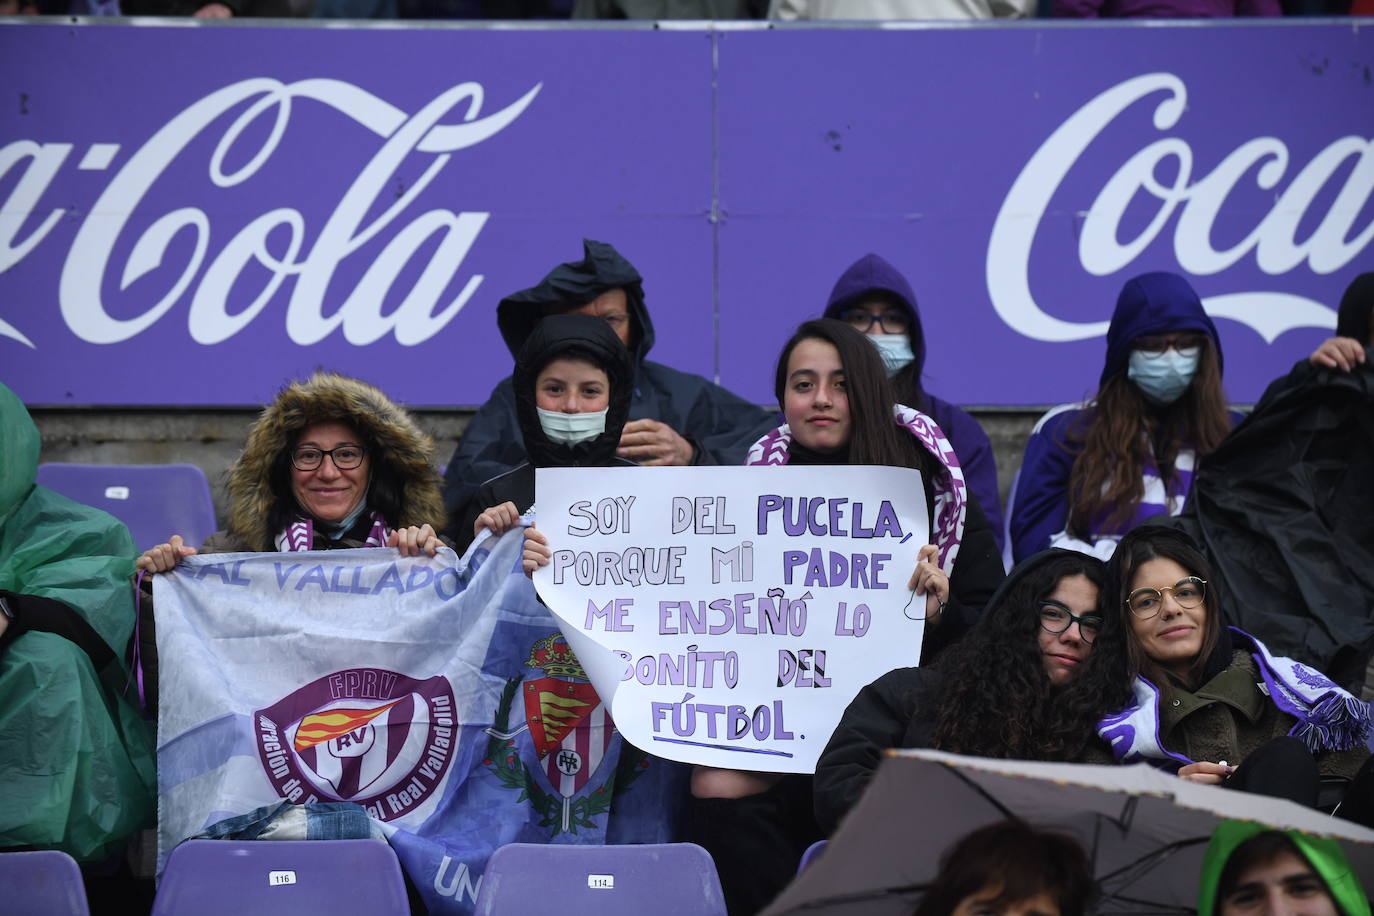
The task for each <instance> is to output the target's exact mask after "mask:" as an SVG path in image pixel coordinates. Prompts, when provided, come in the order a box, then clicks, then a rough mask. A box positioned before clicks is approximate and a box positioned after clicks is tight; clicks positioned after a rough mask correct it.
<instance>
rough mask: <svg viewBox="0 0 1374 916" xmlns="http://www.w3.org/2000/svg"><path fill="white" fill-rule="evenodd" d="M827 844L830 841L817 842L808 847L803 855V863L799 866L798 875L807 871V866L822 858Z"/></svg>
mask: <svg viewBox="0 0 1374 916" xmlns="http://www.w3.org/2000/svg"><path fill="white" fill-rule="evenodd" d="M826 842H828V841H826V840H817V841H816V842H814V843H812V844H811V845H810V846H808V847H806V852H804V853H802V857H801V862H800V864H798V865H797V874H799V875H800V874H801V873H802V872H804V871H806V866H808V865H810V864H811V863H812V862H814V861H816V860H817V859H819V858H820V857H821V853H823V852H825V844H826Z"/></svg>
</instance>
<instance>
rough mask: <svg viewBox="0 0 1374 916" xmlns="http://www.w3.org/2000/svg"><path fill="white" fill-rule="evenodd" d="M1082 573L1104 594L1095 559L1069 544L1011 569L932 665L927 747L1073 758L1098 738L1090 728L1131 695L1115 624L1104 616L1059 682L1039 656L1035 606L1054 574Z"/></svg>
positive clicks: (1056, 578) (1024, 757)
mask: <svg viewBox="0 0 1374 916" xmlns="http://www.w3.org/2000/svg"><path fill="white" fill-rule="evenodd" d="M1071 576H1084V577H1086V578H1087V579H1088V581H1090V582H1092V583H1093V584H1094V585H1096V586H1097V587H1098V595H1099V605H1100V603H1101V599H1102V598H1103V597H1105V596H1106V594H1107V592H1106V589H1105V588H1104V586H1105V582H1106V572H1105V569H1104V566H1103V563H1102V561H1101V560H1099V559H1097V558H1096V557H1090V556H1088V555H1086V554H1082V553H1078V552H1077V551H1072V550H1050V551H1046V552H1044V553H1040V554H1036V555H1035V556H1033V557H1030V558H1028V559H1027V560H1025V561H1023V562H1022V564H1021V565H1020V566H1018V567H1017V568H1016V569H1013V570H1012V572H1011V574H1010V575H1009V576H1008V577H1007V581H1006V582H1005V583H1004V584H1003V586H1002V588H1001V589H999V590H998V592H997V594H996V595H994V596H993V599H992V601H991V602H989V604H988V607H987V611H986V613H985V614H984V616H983V619H982V621H980V622H979V624H978V626H976V627H974V628H973V630H972V631H971V632H970V633H969V634H968V635H967V636H965V637H964V638H963V639H962V640H960V641H959V642H957V643H955V644H954V645H953V646H951V647H950V648H949V649H948V650H946V654H945V655H944V657H942V658H941V659H940V661H939V663H938V665H937V669H938V670H939V671H940V672H941V673H942V674H943V677H942V678H941V679H940V680H939V681H938V682H937V683H938V687H937V688H936V689H938V691H939V694H938V697H928V698H925V699H924V702H937V703H938V708H939V712H938V713H937V714H936V718H935V727H934V729H933V730H932V733H931V741H930V744H931V747H934V748H936V749H938V750H943V751H951V752H953V753H956V754H970V755H974V756H978V757H996V758H1002V759H1015V760H1073V759H1076V758H1077V757H1078V756H1079V755H1080V754H1081V753H1082V751H1083V748H1084V747H1085V746H1087V744H1088V742H1089V741H1090V740H1093V739H1094V734H1095V732H1094V726H1096V724H1097V722H1098V720H1099V719H1101V718H1102V717H1103V716H1104V715H1106V714H1108V713H1110V712H1113V711H1115V710H1117V709H1120V708H1121V707H1122V706H1124V705H1125V704H1126V701H1127V700H1128V699H1129V698H1130V690H1129V687H1128V681H1126V680H1124V679H1123V678H1122V677H1121V669H1122V668H1123V667H1124V658H1123V655H1124V649H1123V639H1122V635H1121V623H1120V621H1119V620H1118V621H1116V622H1115V623H1113V621H1112V617H1111V616H1110V615H1107V616H1106V617H1105V618H1104V621H1103V627H1102V631H1101V632H1100V633H1098V635H1097V638H1096V640H1095V641H1094V643H1093V651H1092V653H1091V654H1089V656H1088V659H1087V661H1086V662H1085V663H1084V664H1083V668H1082V670H1081V671H1079V672H1078V675H1077V677H1075V678H1074V679H1073V680H1072V681H1071V682H1070V683H1069V684H1067V685H1065V686H1063V687H1055V686H1053V685H1051V684H1050V682H1049V679H1048V678H1047V677H1046V676H1045V669H1044V660H1043V658H1042V656H1041V653H1040V642H1039V634H1040V613H1039V609H1040V604H1041V602H1043V601H1044V600H1045V599H1046V598H1048V597H1049V596H1050V594H1051V593H1053V592H1054V590H1055V588H1057V587H1058V585H1059V582H1060V580H1062V579H1065V578H1067V577H1071Z"/></svg>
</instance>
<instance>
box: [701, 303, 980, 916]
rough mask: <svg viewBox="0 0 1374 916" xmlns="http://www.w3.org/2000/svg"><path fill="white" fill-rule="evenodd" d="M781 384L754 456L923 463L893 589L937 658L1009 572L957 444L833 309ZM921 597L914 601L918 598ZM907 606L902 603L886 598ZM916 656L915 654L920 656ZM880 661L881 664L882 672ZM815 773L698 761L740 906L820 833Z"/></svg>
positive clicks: (710, 820)
mask: <svg viewBox="0 0 1374 916" xmlns="http://www.w3.org/2000/svg"><path fill="white" fill-rule="evenodd" d="M775 391H776V393H777V396H778V401H779V403H781V404H782V408H783V414H784V416H785V418H786V420H787V423H786V425H784V426H781V427H779V428H777V429H775V430H773V431H772V432H771V433H769V434H768V435H766V436H764V437H763V438H762V439H761V440H759V441H758V442H757V443H755V444H754V447H753V448H752V449H750V451H749V458H748V461H747V463H748V464H751V465H759V466H770V465H771V466H779V465H786V464H814V465H849V464H852V465H888V466H892V467H907V468H915V469H916V470H918V471H920V472H921V478H922V483H923V485H924V487H925V491H926V492H925V496H926V505H927V506H929V507H932V511H931V518H930V531H931V532H932V534H931V541H932V543H930V544H927V545H925V546H924V547H922V548H921V549H920V552H919V554H918V556H919V559H918V561H917V563H916V567H915V569H913V570H912V573H911V579H910V581H909V582H908V585H907V587H908V589H910V590H911V591H912V592H914V595H908V596H907V599H903V598H901V597H900V593H898V595H899V597H898V598H897V601H901V602H903V603H906V601H907V600H908V599H909V602H910V607H908V608H907V612H908V613H911V614H919V615H923V616H924V617H925V618H926V620H927V626H926V635H925V643H924V647H923V649H922V656H923V658H924V659H926V660H929V659H931V658H933V657H934V656H935V655H936V654H937V653H939V652H940V651H941V649H943V648H944V647H945V646H948V645H950V644H951V643H952V642H953V641H954V640H955V639H957V638H958V637H959V636H961V635H962V634H963V633H964V632H965V631H967V630H968V628H969V627H970V626H972V625H973V624H974V623H975V622H976V621H977V620H978V618H979V617H980V616H981V614H982V611H983V606H984V605H985V604H986V603H987V601H988V599H989V598H990V597H991V596H992V594H993V592H994V591H995V590H996V589H997V586H998V585H999V584H1000V583H1001V581H1002V579H1003V576H1004V573H1003V570H1002V561H1001V558H1000V556H999V553H998V550H997V543H996V541H995V540H994V538H993V535H992V530H991V529H990V528H989V526H988V524H987V521H986V519H985V518H984V517H983V513H982V511H981V509H980V508H979V506H978V503H977V500H976V499H974V498H973V497H972V496H971V494H970V493H969V491H968V490H967V488H966V487H965V485H964V478H963V472H962V470H961V469H960V467H959V459H958V458H957V457H956V456H955V453H954V449H953V448H952V447H951V446H950V444H949V441H948V440H947V439H946V438H945V435H944V433H943V432H942V431H941V430H940V427H939V426H938V425H937V424H936V423H935V421H933V420H931V419H930V418H929V417H927V416H926V415H925V414H923V413H921V412H920V411H917V410H914V409H912V408H910V407H906V406H904V405H901V404H898V403H897V402H896V398H895V396H894V394H893V389H892V387H891V383H890V382H889V380H888V377H887V372H886V370H885V368H884V366H883V361H882V357H881V356H880V355H879V353H878V350H877V348H876V347H874V346H873V345H872V343H870V342H869V340H868V339H867V338H866V337H865V336H864V335H863V334H862V333H860V332H859V331H857V330H855V329H854V328H853V327H851V326H850V325H848V324H846V323H844V322H842V321H836V320H834V319H831V318H821V319H817V320H814V321H808V322H806V323H804V324H803V325H802V326H801V327H800V328H798V329H797V332H796V333H795V334H794V335H792V339H791V340H789V341H788V342H787V345H786V346H785V347H784V348H783V351H782V354H781V355H780V356H779V357H778V366H777V372H776V375H775ZM913 608H914V610H913ZM885 610H886V612H888V613H893V614H899V613H902V611H903V609H902V607H901V606H898V605H897V602H894V606H893V607H891V608H887V609H885ZM916 661H917V659H915V658H913V659H912V662H913V664H914V663H915V662H916ZM881 673H882V672H874V674H875V675H877V674H881ZM811 782H812V780H811V777H808V776H786V777H780V776H779V775H777V774H770V773H752V772H745V771H740V770H721V769H714V768H710V767H697V768H696V771H695V772H694V773H693V776H692V794H693V796H694V799H693V802H694V804H693V822H694V825H695V828H696V830H695V836H694V837H693V839H695V840H696V842H698V843H700V844H701V845H703V846H705V847H706V848H707V849H708V850H710V851H711V854H712V856H713V857H714V858H715V860H716V867H717V870H718V871H719V872H720V877H721V884H722V886H723V888H724V890H725V894H726V898H727V901H728V902H729V903H730V908H731V911H732V912H755V911H756V910H758V909H759V908H761V907H762V905H763V904H766V903H767V902H768V900H769V899H771V898H772V897H773V896H774V895H775V894H776V893H777V892H778V891H779V890H781V889H782V887H783V886H784V885H786V883H787V882H788V880H789V879H790V878H791V876H792V874H793V873H794V872H795V870H796V866H797V861H798V860H799V859H800V857H801V853H802V851H803V850H804V849H805V848H806V847H807V846H808V845H809V844H810V843H811V842H813V841H814V840H816V839H819V838H820V836H821V833H820V830H819V828H818V827H817V826H816V823H815V821H814V819H813V818H812V816H811V807H812V805H811V795H812V787H811Z"/></svg>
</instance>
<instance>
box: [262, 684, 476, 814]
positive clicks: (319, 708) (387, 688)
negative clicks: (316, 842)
mask: <svg viewBox="0 0 1374 916" xmlns="http://www.w3.org/2000/svg"><path fill="white" fill-rule="evenodd" d="M453 709H454V707H453V689H452V688H451V687H450V685H449V682H448V679H447V678H444V677H432V678H429V679H427V680H423V681H417V680H415V679H414V678H410V677H406V676H405V675H403V674H398V673H397V672H395V671H386V670H384V669H381V668H346V669H344V670H342V671H336V672H334V673H333V674H328V675H325V676H324V677H322V678H319V679H318V680H315V681H312V682H310V683H309V684H306V685H305V686H304V687H302V688H300V689H299V690H296V691H294V692H293V693H291V694H288V695H287V696H286V697H284V698H282V699H281V700H280V701H278V702H277V703H276V704H274V705H272V706H269V707H267V708H266V709H259V710H256V711H255V712H254V713H253V733H254V736H255V737H256V739H257V740H256V743H257V746H258V756H259V758H260V759H261V760H262V765H263V769H264V770H265V771H266V773H267V778H268V780H269V781H270V782H271V783H272V786H273V788H274V789H276V790H277V792H278V793H279V794H280V795H281V797H282V798H285V799H287V800H289V801H291V802H295V803H301V804H304V803H307V802H313V801H319V800H321V799H324V800H329V801H350V802H355V803H357V804H359V805H362V806H363V807H364V808H366V809H367V813H368V814H370V815H372V816H373V817H375V818H377V819H378V820H383V821H389V820H392V819H393V818H397V817H402V816H404V815H406V814H408V813H410V812H412V811H414V810H415V809H416V808H417V807H418V806H419V805H421V804H422V803H423V802H424V801H425V799H427V798H429V796H430V795H431V794H432V793H433V792H434V790H435V789H436V788H437V787H438V786H439V784H440V783H441V782H443V778H444V774H445V773H447V772H448V768H449V762H450V761H451V760H452V758H453V749H454V748H455V747H456V746H457V743H458V727H457V723H456V722H455V720H454V716H453Z"/></svg>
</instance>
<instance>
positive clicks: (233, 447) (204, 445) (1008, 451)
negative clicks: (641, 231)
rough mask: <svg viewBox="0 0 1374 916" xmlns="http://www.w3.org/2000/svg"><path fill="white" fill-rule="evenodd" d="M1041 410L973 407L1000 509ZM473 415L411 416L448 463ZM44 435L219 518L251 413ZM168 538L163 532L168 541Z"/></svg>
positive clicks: (82, 421)
mask: <svg viewBox="0 0 1374 916" xmlns="http://www.w3.org/2000/svg"><path fill="white" fill-rule="evenodd" d="M1043 411H1044V408H1028V409H1024V410H1006V409H984V408H972V409H970V413H972V414H973V415H974V416H975V417H976V418H977V419H978V421H979V422H980V423H982V424H983V428H984V429H985V430H987V433H988V437H989V438H990V439H991V440H992V445H993V448H994V450H995V451H996V453H997V472H998V485H999V486H1000V488H1001V492H1002V499H1003V502H1004V503H1005V501H1006V495H1007V489H1008V488H1009V487H1010V486H1011V481H1012V478H1013V476H1015V474H1016V470H1017V468H1019V467H1020V466H1021V452H1022V450H1023V449H1024V448H1025V444H1026V437H1027V436H1028V435H1029V434H1030V430H1031V427H1032V426H1034V425H1035V421H1036V419H1037V418H1038V417H1039V416H1040V414H1041V413H1042V412H1043ZM472 413H473V412H472V411H471V410H424V409H417V410H414V411H413V414H414V416H415V418H416V420H417V421H418V422H419V424H420V426H421V428H423V429H424V430H425V431H426V432H428V433H429V434H430V435H431V436H433V437H434V438H435V440H436V441H437V442H438V443H439V456H440V459H439V460H440V462H441V463H442V462H446V461H447V460H448V458H449V456H450V455H452V454H453V449H454V447H455V446H456V445H457V442H458V439H459V437H460V436H461V435H462V433H463V430H464V429H465V428H466V427H467V424H468V421H469V420H470V419H471V417H472ZM32 414H33V419H34V422H35V423H37V424H38V429H39V432H40V433H42V436H43V452H42V457H41V460H42V461H70V462H78V463H86V464H176V463H182V464H195V465H199V466H200V468H201V469H202V470H203V471H205V474H206V476H207V477H209V478H210V484H211V488H212V490H213V493H214V500H215V511H216V512H217V513H219V516H220V518H221V519H222V518H223V517H224V510H225V502H224V487H223V482H224V472H225V471H226V470H227V469H228V467H229V465H230V463H231V462H233V460H234V459H235V458H236V457H237V456H238V453H239V450H240V449H242V447H243V441H244V439H245V438H246V436H247V434H248V429H249V427H250V426H251V425H252V423H253V420H254V418H255V417H256V416H257V411H256V410H247V409H243V410H167V409H160V410H159V409H148V410H99V409H92V408H84V409H82V408H35V409H33V410H32ZM172 533H173V532H168V534H169V535H171V534H172Z"/></svg>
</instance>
